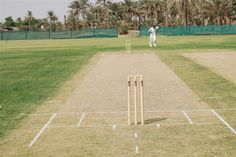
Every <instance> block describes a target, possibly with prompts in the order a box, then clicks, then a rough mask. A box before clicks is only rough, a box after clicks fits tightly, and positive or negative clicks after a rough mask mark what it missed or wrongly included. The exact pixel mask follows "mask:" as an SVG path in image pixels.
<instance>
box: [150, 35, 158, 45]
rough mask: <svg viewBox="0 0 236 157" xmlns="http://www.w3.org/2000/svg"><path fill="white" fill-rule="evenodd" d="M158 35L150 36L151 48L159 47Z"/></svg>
mask: <svg viewBox="0 0 236 157" xmlns="http://www.w3.org/2000/svg"><path fill="white" fill-rule="evenodd" d="M156 38H157V37H156V35H152V34H150V43H149V45H150V47H153V46H154V47H156V46H157V45H156Z"/></svg>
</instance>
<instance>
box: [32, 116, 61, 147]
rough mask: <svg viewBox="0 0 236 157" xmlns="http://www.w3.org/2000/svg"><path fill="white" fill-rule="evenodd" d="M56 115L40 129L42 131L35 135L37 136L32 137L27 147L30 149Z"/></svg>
mask: <svg viewBox="0 0 236 157" xmlns="http://www.w3.org/2000/svg"><path fill="white" fill-rule="evenodd" d="M56 115H57V114H56V113H54V114H53V115H52V116H51V118H50V119H49V120H48V122H47V123H46V124H45V125H44V126H43V127H42V129H41V130H40V131H39V132H38V133H37V135H36V136H35V137H34V139H33V140H32V142H31V143H30V144H29V147H31V146H32V145H33V144H34V143H35V142H36V141H37V140H38V138H39V137H40V135H41V134H42V133H43V132H44V130H45V129H46V128H47V127H48V125H49V124H50V123H51V121H52V120H53V119H54V118H55V117H56Z"/></svg>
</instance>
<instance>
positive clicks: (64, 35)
mask: <svg viewBox="0 0 236 157" xmlns="http://www.w3.org/2000/svg"><path fill="white" fill-rule="evenodd" d="M91 37H118V31H117V29H116V28H110V29H97V28H96V29H84V30H65V31H50V30H49V31H11V32H1V40H33V39H38V40H39V39H40V40H41V39H77V38H91Z"/></svg>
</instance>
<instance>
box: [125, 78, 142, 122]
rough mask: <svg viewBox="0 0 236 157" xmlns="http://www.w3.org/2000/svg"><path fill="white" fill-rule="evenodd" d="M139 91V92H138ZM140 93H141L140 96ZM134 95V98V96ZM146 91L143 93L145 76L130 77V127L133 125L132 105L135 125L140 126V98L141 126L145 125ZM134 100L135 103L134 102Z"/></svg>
mask: <svg viewBox="0 0 236 157" xmlns="http://www.w3.org/2000/svg"><path fill="white" fill-rule="evenodd" d="M137 90H138V91H137ZM132 92H133V93H132ZM138 92H139V93H140V94H139V95H138ZM132 94H133V96H132ZM143 96H144V91H143V76H142V75H129V76H128V125H131V113H132V110H131V104H132V103H133V106H134V111H133V112H134V125H138V109H137V106H138V102H137V100H138V97H139V100H140V103H139V104H140V119H141V124H142V125H144V99H143ZM132 100H133V101H132Z"/></svg>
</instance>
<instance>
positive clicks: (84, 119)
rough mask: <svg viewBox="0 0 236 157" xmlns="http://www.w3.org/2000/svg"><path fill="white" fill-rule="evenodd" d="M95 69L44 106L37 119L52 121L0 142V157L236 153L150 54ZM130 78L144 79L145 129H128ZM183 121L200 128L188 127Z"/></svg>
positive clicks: (29, 124) (33, 122) (31, 123)
mask: <svg viewBox="0 0 236 157" xmlns="http://www.w3.org/2000/svg"><path fill="white" fill-rule="evenodd" d="M93 65H94V66H93V67H92V68H89V69H90V70H89V71H88V73H87V74H86V75H82V76H83V77H82V76H81V75H78V76H77V77H75V78H74V79H72V80H71V81H70V82H71V83H68V84H67V85H68V89H67V88H65V89H67V90H65V91H67V92H65V93H67V94H66V95H67V96H64V97H63V99H61V102H60V103H56V101H55V102H54V104H45V105H43V106H42V107H40V108H39V110H38V111H37V112H36V113H42V112H44V113H45V112H47V113H48V112H55V113H57V114H48V115H38V116H37V115H29V116H28V118H27V119H25V120H24V122H23V123H22V126H21V127H20V128H19V129H16V130H14V131H12V133H11V134H10V135H9V136H8V137H7V138H6V139H4V140H3V141H1V143H0V153H1V154H4V157H5V156H22V157H23V156H33V157H42V156H44V157H49V156H57V157H64V156H86V157H87V156H89V157H95V156H96V157H101V156H102V157H104V156H107V157H111V156H112V157H124V156H137V155H138V156H145V157H149V156H161V157H164V156H181V157H182V156H212V155H213V156H230V155H235V154H236V151H235V149H234V146H236V140H235V137H234V135H233V134H232V133H231V132H230V131H228V130H227V129H226V128H225V127H223V126H222V124H221V123H219V121H218V120H217V118H216V117H214V115H213V114H212V113H211V112H209V113H208V114H207V113H205V112H201V111H199V110H205V109H208V106H207V105H206V104H205V103H204V102H201V100H200V99H199V98H198V97H197V96H196V95H195V94H194V93H193V91H191V89H190V88H189V87H188V86H187V85H186V84H185V83H184V82H183V81H182V80H181V79H179V78H178V77H177V76H176V75H175V74H174V73H173V72H172V71H171V70H170V69H169V68H168V67H167V66H166V65H165V64H164V63H163V62H162V61H161V60H160V59H159V58H158V57H157V56H156V55H155V54H131V55H125V54H110V55H104V56H103V57H101V58H100V59H99V60H98V61H97V62H96V63H95V64H93ZM131 74H140V75H143V77H144V90H145V92H144V103H145V117H144V118H145V125H144V126H138V127H136V126H127V76H128V75H131ZM81 78H82V79H81ZM71 86H72V87H71ZM72 89H73V90H72ZM70 91H71V92H70ZM68 93H70V94H68ZM60 94H63V93H61V92H59V95H60ZM53 106H56V107H53ZM47 108H48V109H47ZM190 110H198V111H196V112H197V113H195V112H194V113H193V111H190ZM160 111H161V112H160ZM204 117H205V118H204ZM50 118H51V119H52V120H51V121H50V122H49V119H50ZM188 118H189V119H191V120H192V123H196V122H197V123H205V125H199V124H198V125H192V124H190V123H191V122H190V121H189V119H188ZM47 122H49V123H48V125H47V127H45V129H43V131H42V132H41V134H40V136H39V137H38V138H37V140H36V141H35V142H34V143H33V144H32V145H31V147H29V146H30V144H31V143H32V140H33V139H34V138H35V137H36V135H37V134H39V133H40V129H42V128H43V126H45V124H47ZM211 123H212V124H211ZM156 124H160V125H161V127H156V126H157V125H156ZM208 124H209V125H208Z"/></svg>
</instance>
